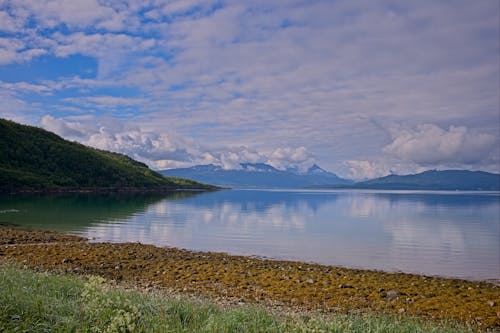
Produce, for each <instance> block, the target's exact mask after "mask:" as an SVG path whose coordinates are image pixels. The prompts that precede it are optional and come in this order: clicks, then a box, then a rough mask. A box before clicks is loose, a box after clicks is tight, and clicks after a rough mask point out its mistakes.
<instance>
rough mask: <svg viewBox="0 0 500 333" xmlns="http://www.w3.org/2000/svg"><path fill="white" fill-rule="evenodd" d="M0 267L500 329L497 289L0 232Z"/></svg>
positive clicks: (294, 307) (296, 307) (280, 305)
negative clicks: (1, 264) (22, 267)
mask: <svg viewBox="0 0 500 333" xmlns="http://www.w3.org/2000/svg"><path fill="white" fill-rule="evenodd" d="M0 261H15V262H19V263H21V264H23V265H26V266H28V267H30V268H36V269H43V270H59V271H66V272H72V273H77V274H93V275H100V276H103V277H105V278H107V279H109V280H111V281H115V282H117V283H121V284H125V285H131V286H135V287H137V288H142V289H146V290H149V291H153V292H155V291H158V292H161V291H162V290H163V291H168V292H176V293H183V294H187V295H194V296H201V297H204V298H209V299H214V300H223V302H228V303H259V304H262V305H265V306H270V307H272V308H274V309H282V310H284V311H319V312H325V313H330V312H342V313H347V312H350V313H374V312H375V313H394V314H400V315H409V316H417V317H421V318H426V319H433V320H454V321H459V322H462V323H464V324H469V325H474V326H476V327H478V328H481V329H486V328H490V329H494V330H495V329H500V286H497V285H494V284H491V283H487V282H474V281H464V280H458V279H444V278H439V277H427V276H421V275H414V274H403V273H386V272H381V271H370V270H356V269H346V268H340V267H334V266H324V265H317V264H306V263H301V262H290V261H274V260H263V259H256V258H251V257H243V256H233V255H227V254H224V253H212V252H193V251H188V250H181V249H176V248H159V247H155V246H152V245H144V244H140V243H91V242H88V241H87V240H86V239H84V238H80V237H75V236H68V235H64V234H59V233H53V232H43V231H30V230H19V229H12V228H0Z"/></svg>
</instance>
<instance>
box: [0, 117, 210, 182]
mask: <svg viewBox="0 0 500 333" xmlns="http://www.w3.org/2000/svg"><path fill="white" fill-rule="evenodd" d="M65 188H72V189H89V188H98V189H101V188H117V189H124V188H131V189H132V188H147V189H180V188H207V189H208V188H211V187H210V186H208V185H203V184H200V183H197V182H194V181H190V180H186V179H180V178H169V177H165V176H163V175H161V174H159V173H157V172H155V171H153V170H151V169H149V168H148V167H147V165H145V164H144V163H141V162H138V161H135V160H133V159H131V158H130V157H128V156H126V155H122V154H117V153H112V152H108V151H103V150H98V149H94V148H90V147H87V146H84V145H82V144H79V143H76V142H70V141H67V140H64V139H62V138H61V137H59V136H57V135H56V134H54V133H51V132H48V131H46V130H43V129H41V128H37V127H32V126H25V125H20V124H18V123H15V122H12V121H9V120H4V119H0V190H19V189H65Z"/></svg>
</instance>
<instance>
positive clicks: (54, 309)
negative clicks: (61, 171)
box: [0, 264, 473, 333]
mask: <svg viewBox="0 0 500 333" xmlns="http://www.w3.org/2000/svg"><path fill="white" fill-rule="evenodd" d="M0 331H1V332H368V333H370V332H412V333H413V332H472V331H473V330H472V329H469V328H464V327H461V326H458V325H451V324H440V323H435V322H423V321H420V320H416V319H412V318H408V317H405V316H394V315H363V316H361V315H353V314H351V315H343V314H335V315H330V316H320V315H310V314H308V315H306V314H303V315H299V314H292V315H276V314H272V313H271V312H270V311H269V310H266V309H264V308H261V307H256V306H233V307H231V308H227V307H226V308H223V307H220V306H217V305H215V304H212V303H209V302H206V301H193V300H188V299H181V300H179V299H173V298H168V297H167V296H164V295H153V294H151V293H149V294H145V293H140V292H136V291H127V290H124V289H120V288H117V287H111V286H109V285H108V284H106V282H105V280H104V279H103V278H100V277H96V276H87V277H79V276H74V275H68V274H63V275H61V274H56V273H47V272H43V273H40V272H34V271H32V270H28V269H23V268H20V267H18V266H15V265H12V264H4V265H0Z"/></svg>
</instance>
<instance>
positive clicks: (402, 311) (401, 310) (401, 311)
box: [398, 308, 406, 313]
mask: <svg viewBox="0 0 500 333" xmlns="http://www.w3.org/2000/svg"><path fill="white" fill-rule="evenodd" d="M405 312H406V309H405V308H401V309H399V310H398V313H405Z"/></svg>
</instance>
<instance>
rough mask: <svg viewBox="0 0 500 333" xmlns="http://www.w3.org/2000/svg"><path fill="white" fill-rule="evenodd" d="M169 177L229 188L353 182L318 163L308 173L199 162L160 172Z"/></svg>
mask: <svg viewBox="0 0 500 333" xmlns="http://www.w3.org/2000/svg"><path fill="white" fill-rule="evenodd" d="M160 172H161V173H162V174H164V175H166V176H172V177H182V178H189V179H193V180H196V181H200V182H203V183H208V184H213V185H218V186H226V187H251V188H264V187H286V188H293V187H296V188H297V187H298V188H300V187H308V186H327V185H332V186H334V185H347V184H351V183H352V182H351V181H350V180H347V179H343V178H340V177H338V176H337V175H335V174H334V173H332V172H328V171H326V170H324V169H322V168H320V167H319V166H318V165H313V166H311V167H310V168H309V169H308V170H306V171H305V172H302V171H300V170H298V169H293V168H291V169H287V170H285V171H282V170H278V169H276V168H274V167H273V166H271V165H268V164H265V163H241V164H240V169H238V170H225V169H223V168H221V167H219V166H216V165H213V164H208V165H196V166H193V167H190V168H181V169H170V170H163V171H160Z"/></svg>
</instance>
